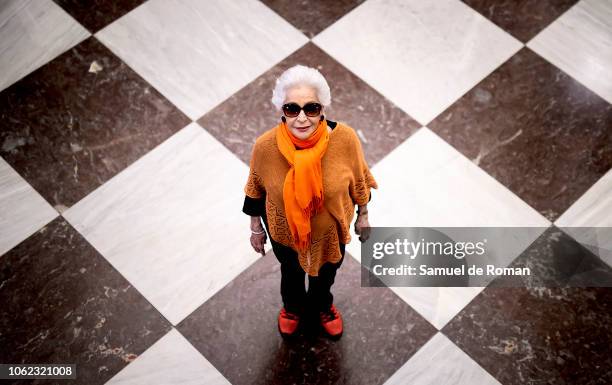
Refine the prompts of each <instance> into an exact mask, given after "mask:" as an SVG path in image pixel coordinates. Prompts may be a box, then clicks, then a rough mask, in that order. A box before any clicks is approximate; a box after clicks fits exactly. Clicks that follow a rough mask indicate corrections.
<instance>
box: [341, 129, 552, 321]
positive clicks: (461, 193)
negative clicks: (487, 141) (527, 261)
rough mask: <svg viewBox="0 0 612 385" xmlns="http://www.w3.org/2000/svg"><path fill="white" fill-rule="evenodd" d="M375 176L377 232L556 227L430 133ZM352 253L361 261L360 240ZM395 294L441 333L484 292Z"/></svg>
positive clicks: (419, 135) (411, 290) (409, 143)
mask: <svg viewBox="0 0 612 385" xmlns="http://www.w3.org/2000/svg"><path fill="white" fill-rule="evenodd" d="M400 165H401V166H400ZM371 171H372V174H373V175H374V178H376V180H377V182H378V185H379V189H378V190H373V191H374V193H373V195H372V200H373V201H374V202H376V203H375V204H374V203H373V204H372V205H370V206H368V211H369V219H370V225H371V226H379V227H412V226H414V227H455V226H458V227H468V226H474V227H503V226H509V227H513V226H523V227H529V226H531V227H542V231H544V230H545V228H546V227H547V226H550V224H551V223H550V221H548V220H547V219H546V218H545V217H543V216H542V215H541V214H539V213H538V212H537V211H535V210H534V209H533V208H531V207H530V206H529V205H527V204H526V203H525V202H524V201H522V200H521V199H520V198H519V197H517V196H516V195H515V194H514V193H512V192H511V191H509V190H508V189H507V188H506V187H504V186H503V185H501V184H500V183H499V182H497V181H496V180H495V179H494V178H492V177H491V176H490V175H488V174H487V173H486V172H484V171H483V170H482V169H480V168H479V167H478V166H476V165H475V164H474V163H472V162H471V161H470V160H469V159H467V158H466V157H464V156H463V155H462V154H461V153H459V152H458V151H457V150H455V149H454V148H453V147H451V146H450V145H449V144H448V143H446V142H445V141H444V140H442V139H441V138H440V137H439V136H437V135H436V134H435V133H433V132H432V131H431V130H429V129H428V128H427V127H423V128H421V129H420V130H419V131H418V132H416V133H415V134H414V135H412V136H411V137H410V138H408V140H406V141H405V142H404V143H402V144H401V145H400V146H398V147H397V148H396V149H395V150H393V151H392V152H391V153H390V154H389V155H388V156H387V157H385V158H383V159H382V160H381V161H380V162H379V163H378V164H376V165H375V166H374V167H373V168H372V170H371ZM449 196H452V199H448V197H449ZM535 236H536V237H537V234H536V235H535ZM529 243H530V241H529V240H528V239H525V240H524V242H523V244H521V245H518V244H516V245H515V246H516V252H515V253H514V254H516V256H518V254H519V253H520V252H521V251H522V250H523V249H524V248H526V247H527V246H528V245H529ZM347 250H348V251H349V252H350V253H351V255H353V256H354V257H355V258H357V260H359V261H360V260H361V248H360V243H359V241H358V240H357V239H356V237H355V239H353V240H352V241H351V243H350V244H349V245H348V246H347ZM391 289H392V290H393V291H394V292H395V293H396V294H397V295H399V296H400V297H401V298H402V299H404V300H405V301H406V302H408V303H409V304H410V305H411V306H412V307H414V308H415V309H416V310H417V311H418V312H419V313H420V314H421V315H422V316H423V317H425V318H426V319H427V320H428V321H429V322H431V323H432V324H433V325H434V326H436V327H438V329H440V328H442V327H443V326H444V325H445V324H446V323H447V322H448V321H449V320H450V319H451V318H452V317H453V316H455V315H456V314H457V312H458V311H460V310H461V309H462V308H463V307H464V306H465V305H467V303H469V301H471V299H472V298H473V297H474V296H475V295H477V294H478V293H479V292H480V291H481V290H482V288H480V287H393V288H391Z"/></svg>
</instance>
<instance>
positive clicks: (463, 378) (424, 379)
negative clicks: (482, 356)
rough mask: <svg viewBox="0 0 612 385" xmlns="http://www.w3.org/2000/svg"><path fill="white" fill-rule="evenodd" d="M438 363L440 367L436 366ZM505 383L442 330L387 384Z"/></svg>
mask: <svg viewBox="0 0 612 385" xmlns="http://www.w3.org/2000/svg"><path fill="white" fill-rule="evenodd" d="M432 363H435V365H436V368H435V369H433V368H432ZM405 384H410V385H438V384H445V385H451V384H452V385H473V384H479V385H501V384H500V382H499V381H497V380H496V379H495V377H493V376H491V374H489V373H488V372H487V371H486V370H484V369H483V368H482V367H481V366H480V365H478V363H476V361H474V360H473V359H472V358H470V356H468V355H467V354H466V353H465V352H464V351H463V350H461V349H459V347H457V345H455V344H454V343H453V342H452V341H450V340H449V339H448V338H446V336H445V335H444V334H442V333H440V332H438V333H436V334H435V335H434V336H433V337H432V338H431V339H430V340H429V341H427V343H426V344H425V345H423V347H421V349H419V351H418V352H416V353H415V354H414V356H412V357H410V359H409V360H408V362H406V363H405V364H404V365H403V366H402V367H401V368H400V369H399V370H398V371H397V372H395V373H394V374H393V375H392V376H391V378H389V379H388V380H387V381H385V384H384V385H405Z"/></svg>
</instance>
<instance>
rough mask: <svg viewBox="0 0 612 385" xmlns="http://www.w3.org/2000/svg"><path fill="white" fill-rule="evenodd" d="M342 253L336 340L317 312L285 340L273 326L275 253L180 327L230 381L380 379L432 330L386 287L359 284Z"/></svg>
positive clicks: (371, 382)
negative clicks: (340, 329) (339, 320)
mask: <svg viewBox="0 0 612 385" xmlns="http://www.w3.org/2000/svg"><path fill="white" fill-rule="evenodd" d="M360 269H361V266H360V265H359V263H358V262H356V261H355V259H354V258H353V257H351V256H350V255H349V254H346V256H345V259H344V261H343V263H342V265H341V266H340V268H339V269H338V272H337V275H336V279H335V283H334V286H332V294H333V295H334V303H335V304H336V306H337V307H338V309H339V310H340V312H341V313H342V316H343V319H344V333H343V335H342V337H341V338H340V340H338V341H333V340H330V339H328V338H326V337H325V336H324V335H323V334H322V331H321V330H320V329H319V324H318V323H317V319H316V318H307V321H304V323H303V324H302V325H301V331H300V335H298V336H296V337H297V338H295V339H293V340H283V338H282V337H281V336H280V335H279V332H278V327H277V317H278V312H279V310H280V308H281V306H282V300H281V296H280V264H279V263H278V261H277V259H276V258H275V256H274V254H273V253H272V251H270V252H269V253H268V254H267V255H266V256H265V257H263V258H261V259H259V260H258V261H257V262H255V263H254V264H253V265H252V266H251V267H250V268H249V269H247V270H246V271H245V272H243V273H242V274H241V275H240V276H238V277H237V278H236V279H234V280H233V281H232V282H231V283H229V284H228V285H227V286H226V287H224V288H223V289H222V290H221V291H220V292H218V293H217V294H215V296H213V297H212V298H211V299H209V300H208V301H207V302H206V303H205V304H203V305H202V306H201V307H200V308H198V309H197V310H196V311H194V312H193V313H192V314H191V315H190V316H189V317H187V318H186V319H185V320H183V321H182V322H181V323H180V324H179V325H178V326H177V329H178V330H179V331H180V332H181V333H182V334H183V335H184V336H185V337H186V338H187V339H188V340H189V341H190V342H191V343H192V344H193V345H194V346H195V347H196V349H198V350H199V351H200V352H201V353H202V354H203V355H204V356H205V357H206V358H207V359H208V360H209V361H210V362H211V363H212V364H213V365H214V366H215V367H216V368H217V369H218V370H219V371H220V372H221V373H223V375H224V376H225V377H226V378H227V379H228V380H229V381H230V382H231V383H232V384H234V385H239V384H332V383H333V384H351V385H358V384H368V385H375V384H382V383H384V382H385V381H386V380H387V379H388V378H389V377H390V376H391V375H392V374H393V373H394V372H395V371H396V370H398V369H399V368H400V367H401V366H402V365H403V364H404V363H405V362H406V361H407V360H408V359H409V358H410V357H411V356H412V355H413V354H414V353H415V352H416V351H417V350H418V349H419V348H420V347H421V346H423V345H424V344H425V343H426V342H427V341H428V340H429V339H430V338H431V337H432V336H433V335H434V334H435V333H436V329H435V328H434V327H433V326H432V325H431V324H429V323H428V322H427V321H426V320H424V319H423V318H422V317H421V316H420V315H419V314H418V313H416V312H415V311H414V310H413V309H412V308H411V307H410V306H408V305H407V304H406V303H405V302H403V300H401V299H400V298H399V297H397V296H396V295H395V293H393V292H392V291H391V290H390V289H388V288H365V287H364V288H362V287H361V278H360Z"/></svg>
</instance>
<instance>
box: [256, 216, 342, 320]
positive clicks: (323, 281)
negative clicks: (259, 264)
mask: <svg viewBox="0 0 612 385" xmlns="http://www.w3.org/2000/svg"><path fill="white" fill-rule="evenodd" d="M262 219H263V221H264V225H265V226H266V230H268V221H267V218H266V216H265V214H264V215H263V216H262ZM269 235H270V232H269V231H268V238H269V239H270V243H271V244H272V251H274V255H275V256H276V259H278V261H279V262H280V264H281V289H280V292H281V297H282V299H283V306H284V307H285V309H287V311H289V312H292V313H301V312H302V311H304V310H306V309H307V308H308V307H310V308H311V309H313V310H316V311H319V310H328V309H329V308H330V307H331V305H332V303H333V302H334V296H333V294H332V293H331V287H332V285H333V284H334V279H335V278H336V270H338V268H339V267H340V265H341V264H342V261H344V249H345V245H344V244H343V243H340V252H341V253H342V258H341V259H340V261H338V262H337V263H331V262H326V263H324V264H323V265H322V266H321V269H320V270H319V275H318V276H316V277H313V276H310V275H308V292H306V288H305V284H304V274H306V272H305V271H304V269H302V266H300V262H299V260H298V255H297V252H296V251H295V250H293V249H292V248H290V247H287V246H285V245H282V244H280V243H278V242H276V241H275V240H273V239H272V237H271V236H269Z"/></svg>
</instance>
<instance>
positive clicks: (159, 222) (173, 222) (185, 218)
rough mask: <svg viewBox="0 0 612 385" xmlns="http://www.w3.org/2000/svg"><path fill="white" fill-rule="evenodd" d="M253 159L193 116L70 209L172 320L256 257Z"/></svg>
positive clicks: (78, 223) (84, 232)
mask: <svg viewBox="0 0 612 385" xmlns="http://www.w3.org/2000/svg"><path fill="white" fill-rule="evenodd" d="M247 175H248V167H247V166H246V165H244V164H243V163H242V162H241V161H240V160H238V159H237V158H236V157H235V156H233V155H232V154H231V153H230V152H228V151H227V150H226V149H225V148H224V147H223V146H222V145H221V144H220V143H219V142H217V141H216V140H215V139H214V138H213V137H212V136H211V135H210V134H208V133H207V132H206V131H205V130H204V129H202V127H200V126H199V125H198V124H197V123H191V124H190V125H188V126H187V127H185V128H184V129H182V130H181V131H179V132H177V133H176V134H174V135H173V136H171V137H170V138H169V139H167V140H166V141H165V142H163V143H162V144H161V145H159V146H158V147H156V148H155V149H153V150H152V151H151V152H149V153H148V154H147V155H145V156H143V157H142V158H140V159H139V160H138V161H136V162H135V163H133V164H132V165H130V166H129V167H128V168H127V169H125V170H124V171H122V172H121V173H119V174H118V175H116V176H115V177H113V178H112V179H111V180H109V181H108V182H106V183H105V184H104V185H102V186H101V187H100V188H98V189H97V190H95V191H94V192H92V193H91V194H89V195H88V196H87V197H85V198H84V199H82V200H81V201H79V202H78V203H77V204H75V205H74V206H72V207H71V208H70V209H69V210H67V211H66V212H65V213H64V217H65V218H66V219H67V220H68V221H69V222H70V223H71V224H72V225H73V226H74V227H75V228H76V229H77V230H78V231H79V232H80V233H81V234H82V235H83V236H84V237H85V238H86V239H87V240H88V241H89V242H90V243H91V244H92V245H93V246H94V247H95V248H96V249H97V250H98V251H99V252H100V253H101V254H102V255H103V256H104V257H106V258H107V259H108V260H109V261H110V263H111V264H112V265H113V266H114V267H115V268H116V269H117V270H119V272H120V273H121V274H123V275H124V276H125V277H126V278H128V279H129V280H130V282H132V283H133V284H134V286H135V287H136V288H137V289H138V290H139V291H140V292H141V293H142V294H143V295H144V296H145V297H146V298H147V299H148V300H149V301H150V302H151V303H152V304H153V305H154V306H155V307H156V308H157V309H158V310H159V311H160V312H161V313H162V314H163V315H164V316H165V317H166V318H167V319H168V320H170V322H172V324H173V325H176V324H177V323H178V322H180V321H181V320H182V319H183V318H184V317H185V316H187V315H188V314H189V313H191V312H192V311H193V310H194V309H195V308H196V307H198V306H199V305H200V304H202V303H203V302H204V301H206V300H207V299H208V298H209V297H210V296H212V295H213V294H214V293H216V292H217V291H218V290H219V289H220V288H222V287H223V286H224V285H225V284H227V283H228V282H229V281H231V280H232V279H233V278H235V276H236V275H237V274H239V273H240V272H241V271H243V270H244V269H245V268H246V267H248V266H249V265H250V264H251V263H253V262H254V261H255V260H256V259H257V254H256V253H255V252H254V251H253V249H252V247H251V245H250V243H249V227H248V226H249V220H248V217H247V216H245V215H244V214H243V213H242V212H241V211H240V208H241V207H242V203H243V200H244V192H243V188H244V185H245V183H246V180H247Z"/></svg>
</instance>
